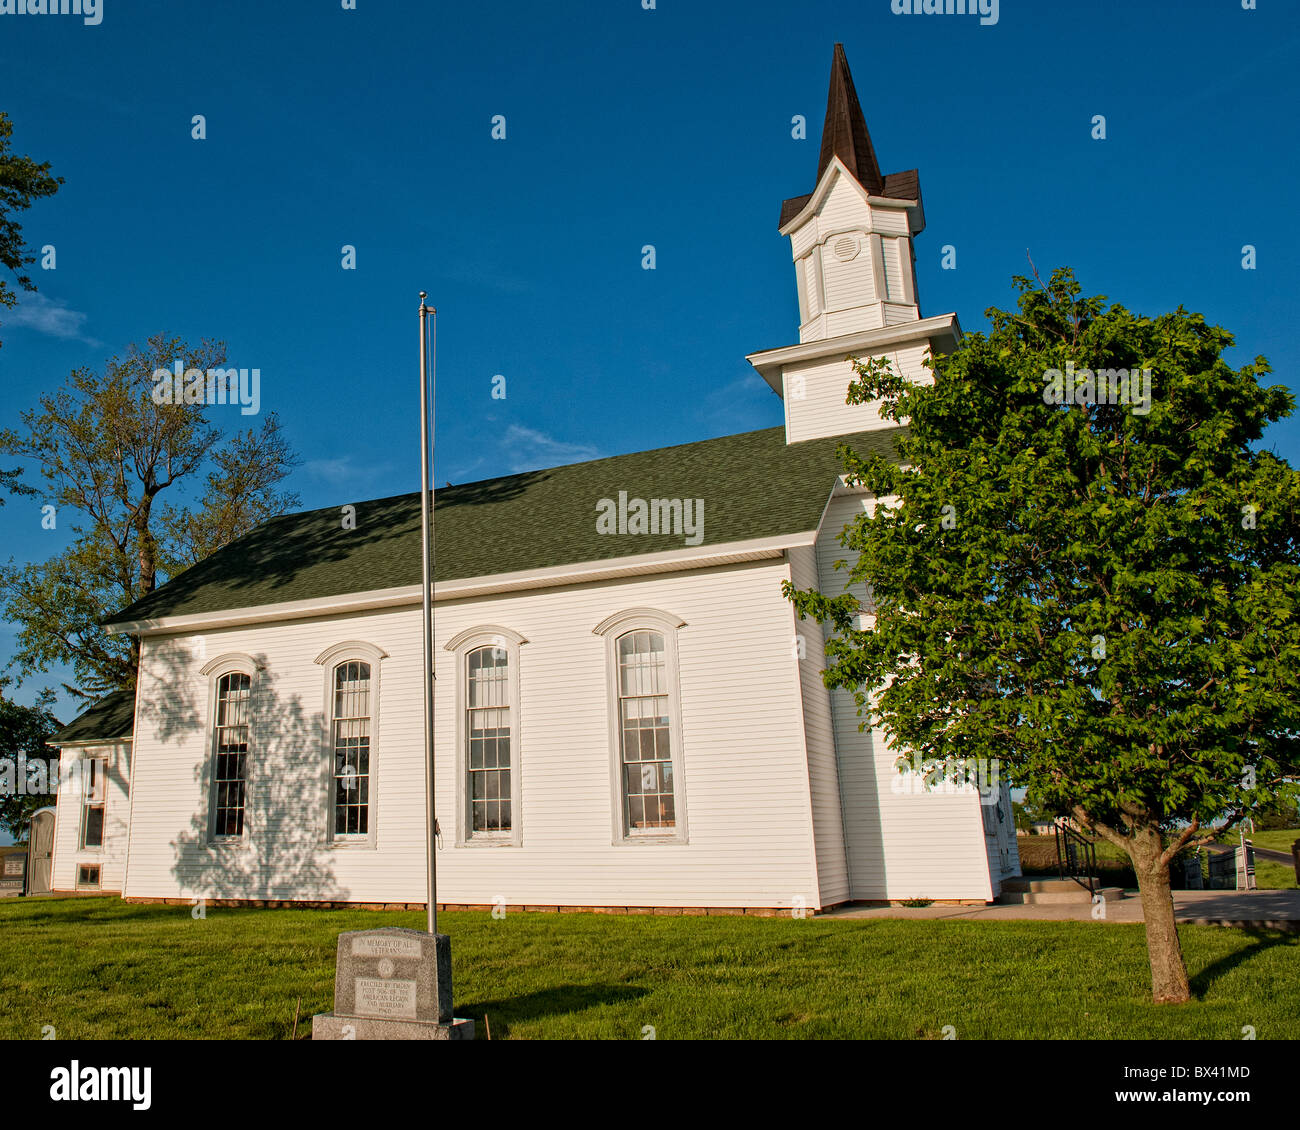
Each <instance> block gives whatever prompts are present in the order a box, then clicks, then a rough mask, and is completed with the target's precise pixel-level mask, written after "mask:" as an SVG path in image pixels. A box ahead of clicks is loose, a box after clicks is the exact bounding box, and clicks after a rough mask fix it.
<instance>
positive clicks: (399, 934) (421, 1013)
mask: <svg viewBox="0 0 1300 1130" xmlns="http://www.w3.org/2000/svg"><path fill="white" fill-rule="evenodd" d="M451 1012H452V1001H451V939H450V938H448V937H447V935H446V934H426V933H424V932H423V931H420V930H404V929H401V928H398V927H395V926H394V927H386V928H384V929H380V930H354V931H351V932H349V933H345V934H340V935H339V948H338V961H337V965H336V968H335V975H334V1011H333V1012H332V1013H331V1012H326V1013H320V1014H319V1015H317V1016H315V1017H313V1018H312V1039H314V1040H353V1039H355V1040H472V1039H473V1038H474V1022H473V1021H472V1020H457V1019H455V1018H454V1017H453V1016H452V1014H451Z"/></svg>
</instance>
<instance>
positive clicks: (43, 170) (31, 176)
mask: <svg viewBox="0 0 1300 1130" xmlns="http://www.w3.org/2000/svg"><path fill="white" fill-rule="evenodd" d="M13 132H14V127H13V123H12V122H11V121H10V120H9V115H8V114H5V113H0V263H3V264H4V265H5V266H6V267H8V268H9V270H10V271H12V272H13V274H14V276H15V278H16V280H17V282H18V286H19V287H20V288H21V289H22V290H35V289H36V284H35V283H34V282H32V279H31V276H30V275H28V274H27V273H26V267H27V265H28V264H29V263H34V262H36V256H35V255H33V254H32V252H31V251H30V250H29V249H28V248H27V246H26V245H25V244H24V243H23V229H22V225H21V224H19V223H18V221H17V220H16V219H15V218H14V214H15V213H17V212H21V211H24V210H26V209H27V208H30V207H31V206H32V203H33V202H34V201H36V200H38V199H40V198H41V197H43V196H53V195H54V194H55V193H56V192H58V191H59V185H61V184H62V183H63V178H62V177H52V176H50V163H49V162H48V161H46V162H44V163H43V164H38V163H37V162H35V161H33V160H32V159H31V158H30V157H20V156H18V154H16V153H13V152H11V150H10V138H11V137H13ZM17 301H18V296H17V295H16V294H14V292H13V291H12V290H10V289H9V285H8V284H7V283H6V281H5V280H4V279H3V278H0V306H4V307H6V308H8V307H12V306H13V305H14V304H15V303H16V302H17Z"/></svg>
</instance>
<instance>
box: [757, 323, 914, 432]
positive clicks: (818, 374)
mask: <svg viewBox="0 0 1300 1130" xmlns="http://www.w3.org/2000/svg"><path fill="white" fill-rule="evenodd" d="M926 355H927V347H926V346H924V345H917V346H906V347H905V348H901V349H898V350H895V351H893V352H890V353H885V354H881V356H885V357H888V358H889V359H890V361H891V363H892V364H893V365H894V367H895V369H896V370H897V371H898V372H900V373H902V374H903V376H905V377H907V378H909V379H910V380H914V381H927V382H928V381H931V380H933V379H934V374H933V373H931V372H930V370H929V369H927V368H925V366H924V365H923V364H922V361H923V360H924V358H925V357H926ZM783 376H784V391H783V394H782V396H783V399H784V401H785V417H786V437H787V439H788V440H789V442H790V443H799V442H800V441H802V440H806V439H817V438H819V437H821V436H834V435H850V434H852V433H853V432H866V431H874V430H875V429H877V428H881V427H894V426H895V425H894V422H893V421H892V420H882V419H881V416H880V402H879V401H872V402H870V403H867V404H846V403H845V402H844V398H845V396H846V395H847V394H848V390H849V385H850V383H851V382H852V381H853V380H854V372H853V367H852V365H850V364H849V362H848V360H847V359H845V358H834V359H832V360H826V361H809V362H801V363H795V364H790V365H787V366H785V369H784V374H783ZM800 394H802V395H800Z"/></svg>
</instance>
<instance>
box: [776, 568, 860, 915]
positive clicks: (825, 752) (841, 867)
mask: <svg viewBox="0 0 1300 1130" xmlns="http://www.w3.org/2000/svg"><path fill="white" fill-rule="evenodd" d="M790 578H791V580H793V581H794V584H795V587H796V588H799V589H804V590H808V589H816V588H817V587H818V578H817V558H816V553H815V551H814V550H813V548H812V547H810V546H809V547H803V546H801V547H798V548H795V549H792V550H791V551H790ZM795 632H796V633H797V634H798V637H801V638H802V641H803V648H802V649H801V650H802V657H801V658H800V659H799V686H800V689H801V691H802V696H803V722H804V733H805V734H806V736H807V748H808V780H809V784H810V787H811V791H812V810H813V833H814V834H813V840H814V845H815V847H816V852H817V881H818V885H819V888H820V895H821V903H822V905H823V906H833V905H834V904H836V903H839V902H844V901H845V900H847V899H848V897H849V874H848V859H847V856H846V854H845V846H844V825H843V820H842V814H841V811H840V783H839V770H838V766H837V764H836V760H835V728H834V723H833V721H832V719H831V699H830V692H829V691H828V690H827V689H826V684H825V683H824V682H823V681H822V671H823V669H824V668H825V666H826V650H825V647H826V645H825V637H824V636H823V634H822V626H821V624H819V623H818V622H817V621H816V620H812V619H808V620H797V619H796V622H795Z"/></svg>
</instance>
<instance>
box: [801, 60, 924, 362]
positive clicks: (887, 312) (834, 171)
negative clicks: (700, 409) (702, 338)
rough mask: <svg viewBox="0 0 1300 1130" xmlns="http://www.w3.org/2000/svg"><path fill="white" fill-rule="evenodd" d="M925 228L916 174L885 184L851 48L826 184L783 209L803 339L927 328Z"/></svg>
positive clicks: (833, 119)
mask: <svg viewBox="0 0 1300 1130" xmlns="http://www.w3.org/2000/svg"><path fill="white" fill-rule="evenodd" d="M924 227H925V212H924V209H923V208H922V206H921V181H920V177H919V176H918V175H917V172H916V170H915V169H912V170H911V171H909V172H906V173H890V174H889V175H888V176H883V175H882V174H881V172H880V162H879V161H877V159H876V150H875V146H873V145H872V144H871V135H870V134H869V133H868V132H867V120H866V118H865V116H864V115H863V113H862V104H861V103H860V102H859V101H858V92H857V90H856V89H855V88H854V86H853V76H852V75H851V74H850V73H849V61H848V58H847V56H845V54H844V45H843V44H840V43H837V44H835V50H834V52H833V53H832V55H831V81H830V88H829V91H828V93H827V96H826V122H825V124H824V125H823V127H822V141H821V153H820V154H819V155H818V159H817V184H816V186H815V187H814V189H813V191H812V192H810V193H809V194H808V195H807V196H799V197H796V198H795V199H793V200H787V201H786V202H785V203H784V204H783V205H782V207H781V224H780V230H781V234H782V235H788V236H789V237H790V242H791V245H792V250H793V253H794V254H793V257H794V263H795V280H796V283H797V285H798V291H799V340H800V341H820V340H825V339H828V338H833V337H840V336H842V335H844V334H848V333H854V332H856V331H858V330H866V329H876V328H879V327H881V326H887V325H897V324H898V323H900V322H908V321H917V320H918V319H919V318H920V316H921V315H920V309H919V307H918V304H917V299H916V274H915V269H914V261H913V257H912V239H913V237H914V236H916V235H917V234H918V233H919V232H920V231H921V230H922V229H923V228H924Z"/></svg>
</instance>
